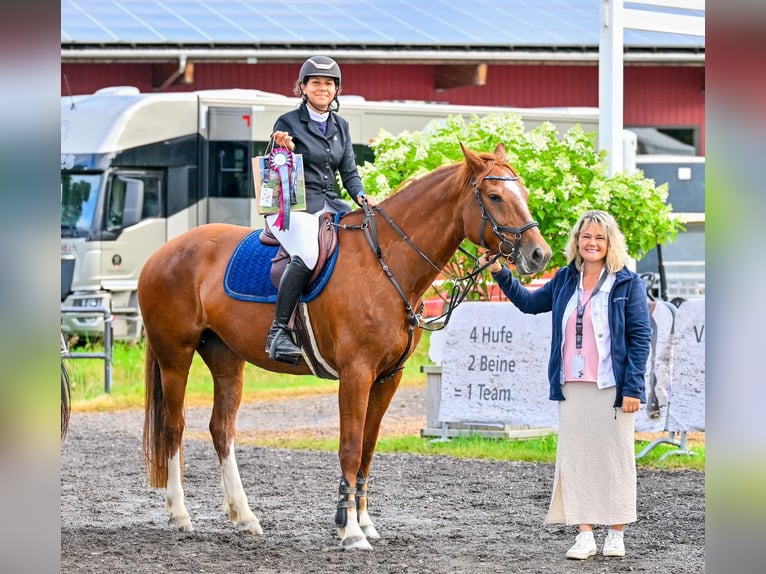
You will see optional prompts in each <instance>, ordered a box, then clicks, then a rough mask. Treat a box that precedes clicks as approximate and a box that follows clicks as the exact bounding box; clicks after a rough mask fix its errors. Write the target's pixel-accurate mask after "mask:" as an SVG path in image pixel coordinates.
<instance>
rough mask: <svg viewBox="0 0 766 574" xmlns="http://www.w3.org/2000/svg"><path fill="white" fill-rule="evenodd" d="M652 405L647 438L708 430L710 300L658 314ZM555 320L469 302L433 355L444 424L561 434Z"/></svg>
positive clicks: (644, 421) (640, 421)
mask: <svg viewBox="0 0 766 574" xmlns="http://www.w3.org/2000/svg"><path fill="white" fill-rule="evenodd" d="M652 329H653V344H652V353H651V355H650V357H649V360H648V361H647V369H646V381H647V383H646V394H647V404H646V405H642V406H641V410H640V411H639V412H638V414H637V415H636V430H637V431H641V432H662V431H676V432H681V431H704V430H705V300H704V299H698V300H691V301H686V302H684V303H683V304H682V305H681V307H680V308H678V309H676V308H675V307H673V306H672V305H671V304H670V303H667V302H658V303H657V304H656V305H654V309H653V311H652ZM550 338H551V316H550V313H543V314H541V315H526V314H524V313H522V312H521V311H519V310H518V309H516V307H515V306H514V305H513V304H512V303H508V302H466V303H462V304H461V305H459V306H458V307H457V308H456V309H455V311H454V312H453V314H452V318H451V319H450V322H449V324H448V325H447V327H446V328H445V330H444V335H443V336H441V337H439V338H438V339H437V348H436V349H435V350H434V352H433V353H432V355H433V358H436V357H438V358H439V359H441V362H442V369H441V397H440V402H439V415H438V419H439V421H440V422H446V423H476V424H482V423H485V424H487V423H490V424H491V423H503V424H510V425H513V426H517V427H523V426H529V427H552V428H557V427H558V403H557V402H556V401H551V400H549V398H548V396H549V385H548V358H549V354H550Z"/></svg>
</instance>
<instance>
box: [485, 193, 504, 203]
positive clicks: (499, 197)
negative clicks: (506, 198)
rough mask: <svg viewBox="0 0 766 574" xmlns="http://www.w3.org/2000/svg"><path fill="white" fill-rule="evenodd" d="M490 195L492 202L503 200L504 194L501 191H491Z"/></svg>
mask: <svg viewBox="0 0 766 574" xmlns="http://www.w3.org/2000/svg"><path fill="white" fill-rule="evenodd" d="M488 197H489V200H490V201H491V202H492V203H501V202H502V201H503V196H502V195H500V194H499V193H490V194H489V196H488Z"/></svg>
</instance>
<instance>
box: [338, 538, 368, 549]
mask: <svg viewBox="0 0 766 574" xmlns="http://www.w3.org/2000/svg"><path fill="white" fill-rule="evenodd" d="M340 545H341V547H342V548H343V550H372V546H370V543H369V542H367V539H366V538H365V537H364V536H349V537H348V538H344V539H343V540H341V541H340Z"/></svg>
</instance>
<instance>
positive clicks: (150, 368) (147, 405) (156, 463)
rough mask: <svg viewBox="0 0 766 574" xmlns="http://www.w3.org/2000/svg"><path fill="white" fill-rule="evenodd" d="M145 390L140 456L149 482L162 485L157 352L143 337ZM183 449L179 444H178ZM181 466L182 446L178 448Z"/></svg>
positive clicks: (163, 440) (164, 450) (164, 458)
mask: <svg viewBox="0 0 766 574" xmlns="http://www.w3.org/2000/svg"><path fill="white" fill-rule="evenodd" d="M145 375H146V394H145V399H144V458H145V459H146V471H147V474H148V478H149V484H150V485H151V486H153V487H155V488H165V487H166V486H167V483H168V442H167V436H166V434H165V432H164V427H165V420H166V418H167V408H166V407H165V397H164V395H163V392H162V377H161V375H160V365H159V363H158V362H157V355H155V354H154V350H153V349H152V346H151V345H150V344H149V341H148V340H147V341H146V363H145ZM180 448H181V449H183V446H181V447H180ZM179 454H180V456H181V468H183V450H181V451H180V453H179Z"/></svg>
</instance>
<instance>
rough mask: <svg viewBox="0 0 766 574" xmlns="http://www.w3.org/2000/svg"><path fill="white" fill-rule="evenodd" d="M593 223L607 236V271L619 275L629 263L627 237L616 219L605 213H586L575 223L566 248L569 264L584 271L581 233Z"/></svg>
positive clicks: (597, 211) (595, 210)
mask: <svg viewBox="0 0 766 574" xmlns="http://www.w3.org/2000/svg"><path fill="white" fill-rule="evenodd" d="M591 223H595V224H596V225H598V226H599V227H601V228H602V229H603V230H604V234H605V235H606V242H607V244H606V270H607V271H609V273H617V272H618V271H619V270H620V269H622V268H623V267H624V266H625V265H626V264H627V263H628V250H627V248H626V247H625V237H623V235H622V231H620V228H619V226H618V225H617V222H616V221H615V219H614V217H612V216H611V215H609V214H608V213H607V212H605V211H601V210H599V209H593V210H591V211H586V212H585V213H583V214H582V215H581V216H580V219H579V220H578V221H577V223H575V225H574V227H573V228H572V231H571V232H570V233H569V241H567V245H566V247H565V248H564V255H565V256H566V258H567V263H571V262H572V261H574V262H575V266H576V267H577V269H578V270H580V271H581V270H582V256H581V255H580V249H579V246H578V243H579V241H580V232H581V231H582V230H583V228H584V227H585V226H587V225H589V224H591Z"/></svg>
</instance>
